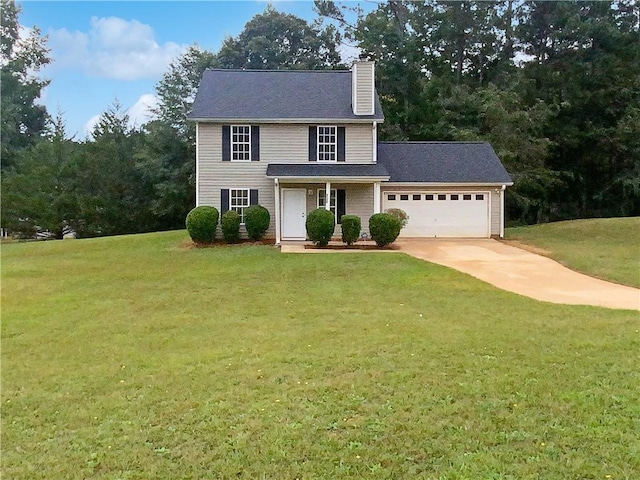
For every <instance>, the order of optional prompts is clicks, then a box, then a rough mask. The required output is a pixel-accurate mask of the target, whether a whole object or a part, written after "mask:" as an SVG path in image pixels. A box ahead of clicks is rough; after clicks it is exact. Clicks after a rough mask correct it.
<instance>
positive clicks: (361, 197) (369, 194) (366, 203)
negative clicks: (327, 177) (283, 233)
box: [280, 183, 373, 235]
mask: <svg viewBox="0 0 640 480" xmlns="http://www.w3.org/2000/svg"><path fill="white" fill-rule="evenodd" d="M280 188H304V189H305V191H306V195H307V213H308V212H310V211H312V210H315V209H316V208H318V190H324V189H325V184H324V183H321V184H320V183H289V184H284V183H283V184H280ZM331 188H332V189H336V190H338V189H344V190H346V193H345V196H346V211H345V213H346V214H347V215H357V216H358V217H360V221H361V222H362V231H363V232H366V233H367V234H368V233H369V218H370V217H371V215H373V185H367V184H344V183H332V184H331ZM309 192H311V195H309ZM340 234H341V231H340V225H337V227H336V230H335V232H334V235H340Z"/></svg>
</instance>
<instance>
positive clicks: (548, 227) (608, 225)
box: [505, 217, 640, 287]
mask: <svg viewBox="0 0 640 480" xmlns="http://www.w3.org/2000/svg"><path fill="white" fill-rule="evenodd" d="M505 237H506V239H507V240H515V241H518V242H522V243H524V244H527V245H532V246H534V247H537V248H540V249H542V250H543V251H544V252H543V253H544V254H545V255H547V256H549V257H551V258H553V259H555V260H557V261H559V262H560V263H562V264H563V265H566V266H567V267H569V268H572V269H574V270H577V271H579V272H583V273H586V274H588V275H592V276H595V277H598V278H602V279H605V280H610V281H613V282H617V283H622V284H624V285H630V286H632V287H640V240H639V239H640V217H629V218H596V219H589V220H571V221H567V222H555V223H546V224H542V225H532V226H528V227H518V228H507V229H506V231H505Z"/></svg>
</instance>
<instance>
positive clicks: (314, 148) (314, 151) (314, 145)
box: [309, 127, 318, 162]
mask: <svg viewBox="0 0 640 480" xmlns="http://www.w3.org/2000/svg"><path fill="white" fill-rule="evenodd" d="M316 160H318V127H309V161H310V162H315V161H316Z"/></svg>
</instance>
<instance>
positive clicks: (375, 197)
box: [373, 182, 380, 213]
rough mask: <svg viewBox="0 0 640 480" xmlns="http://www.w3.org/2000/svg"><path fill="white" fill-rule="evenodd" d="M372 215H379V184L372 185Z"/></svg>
mask: <svg viewBox="0 0 640 480" xmlns="http://www.w3.org/2000/svg"><path fill="white" fill-rule="evenodd" d="M373 213H380V182H376V183H374V184H373Z"/></svg>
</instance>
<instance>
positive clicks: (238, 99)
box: [189, 61, 512, 243]
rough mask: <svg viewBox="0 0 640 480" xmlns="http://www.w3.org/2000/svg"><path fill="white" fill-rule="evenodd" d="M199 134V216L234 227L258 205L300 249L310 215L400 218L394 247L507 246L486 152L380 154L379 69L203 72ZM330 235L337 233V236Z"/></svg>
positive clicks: (273, 228) (493, 164) (394, 146)
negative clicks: (430, 240) (429, 242)
mask: <svg viewBox="0 0 640 480" xmlns="http://www.w3.org/2000/svg"><path fill="white" fill-rule="evenodd" d="M189 119H190V120H192V121H194V122H196V132H197V133H196V204H197V205H212V206H215V207H216V208H218V209H219V210H220V211H221V212H225V211H227V210H229V209H233V210H235V211H237V212H238V213H239V214H240V215H241V216H242V215H243V211H244V208H246V207H248V206H249V205H252V204H256V203H259V204H261V205H263V206H264V207H266V208H267V209H268V210H269V211H270V213H271V225H270V227H269V231H268V235H270V236H271V237H275V239H276V243H280V241H281V240H304V239H305V238H306V229H305V219H306V214H307V212H310V211H311V210H314V209H316V208H326V209H328V210H331V211H332V212H333V213H334V214H335V216H336V222H337V231H338V230H339V228H340V226H339V223H340V217H341V216H342V215H343V214H352V215H358V216H359V217H361V219H362V226H363V229H364V231H365V232H366V230H367V227H368V221H369V217H370V216H371V215H372V214H374V213H378V212H381V211H384V210H386V209H389V208H401V209H402V210H404V211H405V212H407V213H408V215H409V221H408V224H407V226H406V228H405V229H403V231H402V233H401V235H403V236H417V237H489V236H492V235H493V236H502V234H503V228H504V221H503V218H504V190H505V188H506V186H509V185H512V182H511V179H510V177H509V175H508V174H507V172H506V171H505V169H504V167H503V166H502V164H501V163H500V160H499V159H498V157H497V156H496V154H495V152H494V151H493V149H492V148H491V146H490V145H489V144H487V143H476V142H380V143H379V142H378V140H377V130H378V125H379V124H380V123H381V122H383V121H384V116H383V113H382V109H381V106H380V102H379V99H378V95H377V93H376V90H375V86H374V63H373V62H368V61H366V62H356V63H355V64H354V65H353V67H352V69H351V70H331V71H315V70H314V71H296V70H294V71H290V70H277V71H265V70H208V71H206V72H205V73H204V75H203V78H202V81H201V83H200V87H199V89H198V93H197V95H196V98H195V101H194V104H193V110H192V112H191V113H190V115H189ZM336 233H337V232H336Z"/></svg>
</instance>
